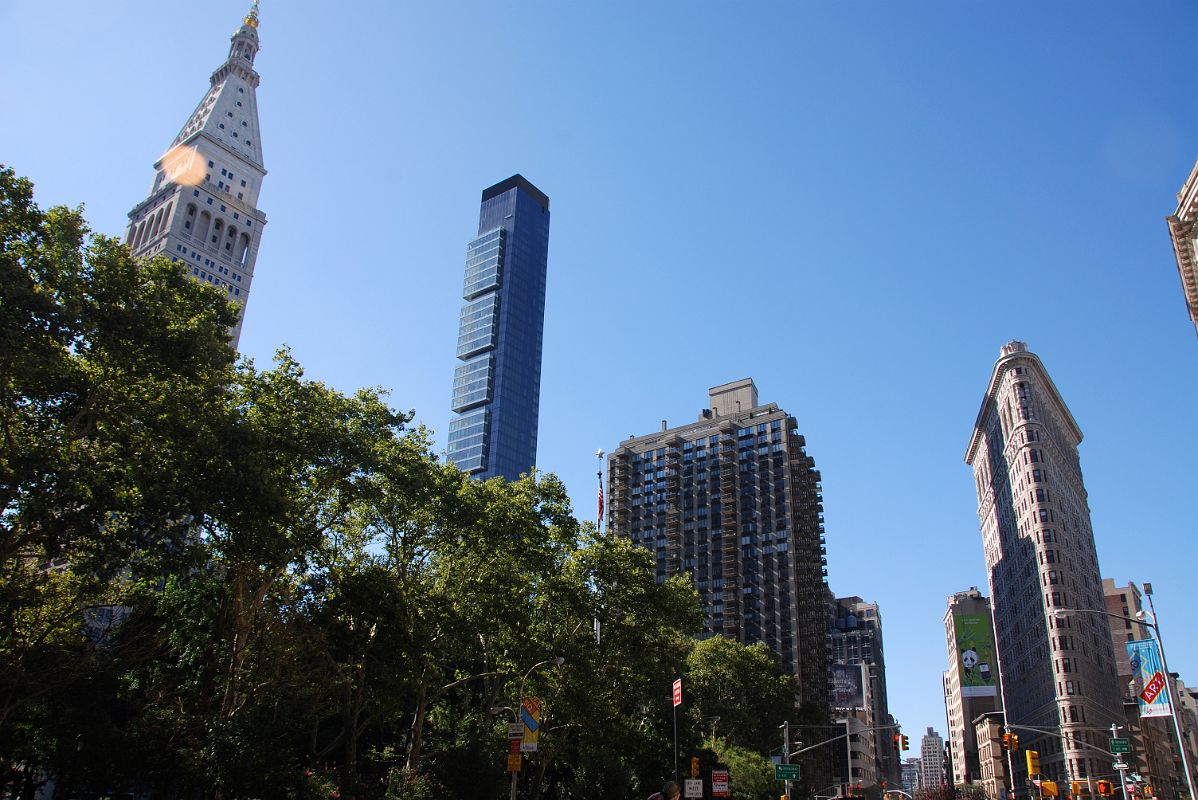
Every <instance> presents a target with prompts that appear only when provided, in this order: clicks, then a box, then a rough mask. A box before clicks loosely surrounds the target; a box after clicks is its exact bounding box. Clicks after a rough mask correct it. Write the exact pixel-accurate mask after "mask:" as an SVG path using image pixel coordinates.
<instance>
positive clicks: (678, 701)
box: [674, 678, 682, 708]
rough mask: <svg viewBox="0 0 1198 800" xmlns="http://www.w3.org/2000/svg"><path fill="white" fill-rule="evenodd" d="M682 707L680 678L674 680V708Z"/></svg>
mask: <svg viewBox="0 0 1198 800" xmlns="http://www.w3.org/2000/svg"><path fill="white" fill-rule="evenodd" d="M680 705H682V678H675V679H674V708H677V707H678V706H680Z"/></svg>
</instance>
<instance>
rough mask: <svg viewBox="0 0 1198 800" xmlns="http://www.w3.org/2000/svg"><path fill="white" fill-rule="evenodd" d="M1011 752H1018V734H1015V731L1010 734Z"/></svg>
mask: <svg viewBox="0 0 1198 800" xmlns="http://www.w3.org/2000/svg"><path fill="white" fill-rule="evenodd" d="M1011 752H1012V753H1018V752H1019V734H1017V733H1012V734H1011Z"/></svg>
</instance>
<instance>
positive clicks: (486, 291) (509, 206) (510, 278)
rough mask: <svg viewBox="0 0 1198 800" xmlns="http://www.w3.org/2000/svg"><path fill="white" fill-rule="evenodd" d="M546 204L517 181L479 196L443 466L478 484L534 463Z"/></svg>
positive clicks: (519, 472) (517, 472) (527, 469)
mask: <svg viewBox="0 0 1198 800" xmlns="http://www.w3.org/2000/svg"><path fill="white" fill-rule="evenodd" d="M548 259H549V198H548V197H547V196H546V195H545V193H544V192H542V191H541V190H540V189H538V188H537V187H535V186H533V185H532V184H531V183H529V182H528V180H526V179H525V178H524V177H523V176H522V175H513V176H512V177H510V178H508V179H507V180H505V181H501V182H500V183H497V184H495V185H494V186H492V187H490V188H489V189H486V190H484V191H483V197H482V207H481V208H480V209H479V215H478V236H476V237H475V238H474V239H472V240H470V243H469V244H468V245H467V246H466V277H465V282H464V286H463V290H462V298H463V299H464V300H465V303H464V304H463V305H462V313H461V318H460V322H459V328H458V346H457V357H458V360H459V361H460V362H461V363H459V364H458V366H457V368H456V369H455V370H454V375H453V400H452V403H451V407H452V409H453V412H454V417H453V419H452V420H451V421H450V423H449V448H448V457H449V460H450V461H452V462H454V463H455V464H457V465H458V467H460V468H461V469H462V470H463V471H465V472H469V473H470V474H472V475H474V476H475V477H478V478H480V479H486V478H492V477H495V476H497V475H498V476H502V477H504V478H507V479H508V480H515V479H516V478H518V477H520V475H522V474H524V473H526V472H530V471H531V470H532V469H533V468H534V467H535V466H536V463H537V420H538V416H539V413H540V402H541V339H542V332H543V329H544V324H545V275H546V271H547V265H548Z"/></svg>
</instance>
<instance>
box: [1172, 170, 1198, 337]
mask: <svg viewBox="0 0 1198 800" xmlns="http://www.w3.org/2000/svg"><path fill="white" fill-rule="evenodd" d="M1165 222H1166V223H1168V225H1169V238H1170V239H1171V240H1172V241H1173V256H1174V258H1175V259H1176V260H1177V272H1178V274H1179V275H1180V276H1181V290H1182V293H1183V294H1184V296H1185V301H1186V309H1187V310H1188V311H1189V312H1190V322H1192V323H1193V324H1194V330H1195V332H1198V253H1196V252H1195V249H1194V248H1195V245H1196V244H1198V164H1195V165H1194V168H1193V169H1191V170H1190V175H1189V177H1188V178H1186V182H1185V183H1184V184H1183V185H1182V187H1181V191H1180V192H1178V193H1177V209H1176V210H1175V211H1174V212H1173V213H1172V214H1170V215H1169V216H1167V217H1165Z"/></svg>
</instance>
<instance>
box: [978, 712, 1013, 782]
mask: <svg viewBox="0 0 1198 800" xmlns="http://www.w3.org/2000/svg"><path fill="white" fill-rule="evenodd" d="M969 725H970V727H971V728H972V729H973V737H974V741H975V742H977V760H978V769H979V773H978V778H977V782H979V783H981V784H982V788H983V789H985V791H986V798H987V800H1002V799H1003V798H1004V797H1006V793H1007V791H1008V790H1009V789H1010V788H1011V782H1010V780H1009V779H1008V776H1009V774H1010V770H1009V769H1008V764H1009V763H1012V762H1013V759H1011V758H1009V757H1008V754H1007V752H1006V751H1004V750H1003V746H1002V745H1003V740H1002V737H1003V730H1004V726H1003V715H1002V712H1001V711H991V712H988V713H984V714H981V715H979V716H978V717H976V718H975V719H973V720H971V721H970V723H969Z"/></svg>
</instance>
